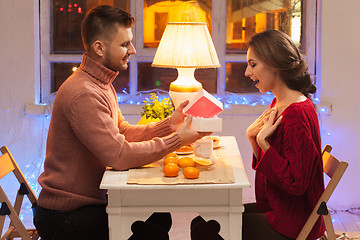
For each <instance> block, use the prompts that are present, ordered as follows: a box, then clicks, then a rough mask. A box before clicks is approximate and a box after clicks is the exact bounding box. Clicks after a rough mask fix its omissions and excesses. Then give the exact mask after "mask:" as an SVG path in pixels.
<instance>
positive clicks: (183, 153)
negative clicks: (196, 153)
mask: <svg viewBox="0 0 360 240" xmlns="http://www.w3.org/2000/svg"><path fill="white" fill-rule="evenodd" d="M175 153H176V154H178V155H187V154H192V153H193V151H186V152H182V151H180V152H179V151H175Z"/></svg>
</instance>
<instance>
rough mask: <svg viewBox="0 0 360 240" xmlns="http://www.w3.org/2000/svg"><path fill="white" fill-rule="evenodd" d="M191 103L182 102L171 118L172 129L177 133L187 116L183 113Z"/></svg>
mask: <svg viewBox="0 0 360 240" xmlns="http://www.w3.org/2000/svg"><path fill="white" fill-rule="evenodd" d="M188 103H189V100H186V101H185V102H182V103H181V104H180V105H179V106H178V107H177V108H176V110H175V112H174V113H173V114H172V115H171V117H170V128H171V129H172V130H173V131H174V132H175V131H176V130H178V128H179V127H180V126H181V124H183V123H184V119H185V117H186V114H185V113H184V112H183V109H184V107H186V106H187V105H188Z"/></svg>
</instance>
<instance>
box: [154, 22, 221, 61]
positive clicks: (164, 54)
mask: <svg viewBox="0 0 360 240" xmlns="http://www.w3.org/2000/svg"><path fill="white" fill-rule="evenodd" d="M152 66H153V67H162V68H217V67H220V63H219V59H218V57H217V54H216V51H215V47H214V44H213V42H212V39H211V36H210V33H209V30H208V28H207V26H206V23H199V22H172V23H168V24H167V26H166V28H165V31H164V33H163V36H162V38H161V41H160V44H159V47H158V49H157V51H156V54H155V57H154V60H153V63H152Z"/></svg>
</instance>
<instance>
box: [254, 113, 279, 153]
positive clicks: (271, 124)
mask: <svg viewBox="0 0 360 240" xmlns="http://www.w3.org/2000/svg"><path fill="white" fill-rule="evenodd" d="M276 114H277V109H275V110H274V111H272V112H271V113H270V115H269V117H268V118H264V120H263V126H262V128H261V130H260V131H259V133H258V134H257V136H256V142H257V144H258V145H259V147H260V148H261V149H262V150H263V151H264V152H266V150H268V148H269V147H270V144H269V143H268V141H267V138H268V137H270V136H271V135H272V134H273V133H274V132H275V130H276V128H277V127H278V126H279V124H280V122H281V119H282V116H280V117H279V118H278V119H277V120H276V121H275V117H276Z"/></svg>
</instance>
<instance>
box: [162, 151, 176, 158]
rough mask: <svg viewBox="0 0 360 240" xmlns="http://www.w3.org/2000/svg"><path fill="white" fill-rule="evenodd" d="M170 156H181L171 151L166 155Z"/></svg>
mask: <svg viewBox="0 0 360 240" xmlns="http://www.w3.org/2000/svg"><path fill="white" fill-rule="evenodd" d="M168 157H177V158H178V157H179V156H178V155H177V154H176V153H174V152H171V153H168V154H167V155H166V156H165V158H168Z"/></svg>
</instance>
